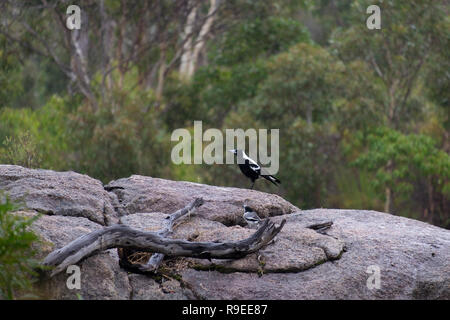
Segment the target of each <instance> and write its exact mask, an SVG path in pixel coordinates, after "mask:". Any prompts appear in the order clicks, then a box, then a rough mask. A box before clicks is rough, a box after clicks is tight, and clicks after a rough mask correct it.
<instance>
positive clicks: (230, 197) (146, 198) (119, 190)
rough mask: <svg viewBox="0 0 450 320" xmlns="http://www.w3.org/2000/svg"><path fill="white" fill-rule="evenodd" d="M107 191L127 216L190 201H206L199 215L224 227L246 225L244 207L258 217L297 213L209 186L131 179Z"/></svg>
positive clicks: (269, 199)
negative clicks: (111, 193) (199, 199)
mask: <svg viewBox="0 0 450 320" xmlns="http://www.w3.org/2000/svg"><path fill="white" fill-rule="evenodd" d="M106 188H107V189H111V190H112V192H114V193H116V194H117V196H118V198H119V201H120V202H121V204H122V206H123V208H124V210H125V211H126V212H127V214H133V213H137V212H163V213H172V212H174V211H176V210H178V209H181V208H183V207H184V206H186V204H188V203H189V202H190V201H192V199H194V198H197V197H201V198H203V199H204V200H205V203H204V204H203V206H201V207H200V208H199V209H198V215H200V216H202V217H204V218H206V219H209V220H214V221H218V222H221V223H223V224H225V225H228V226H229V225H236V224H241V225H243V224H245V221H244V219H243V218H242V214H243V213H244V209H243V205H244V203H245V204H247V205H249V206H251V207H252V208H254V209H255V210H257V211H258V213H259V215H260V216H261V217H268V216H274V215H282V214H289V213H292V212H295V211H299V209H298V208H297V207H295V206H293V205H292V204H290V203H289V202H287V201H286V200H284V199H283V198H281V197H280V196H277V195H274V194H267V193H264V192H259V191H255V190H249V189H239V188H226V187H216V186H209V185H205V184H199V183H193V182H183V181H182V182H177V181H170V180H164V179H158V178H151V177H144V176H139V175H133V176H131V177H129V178H123V179H119V180H115V181H112V182H110V183H109V184H108V185H107V186H106Z"/></svg>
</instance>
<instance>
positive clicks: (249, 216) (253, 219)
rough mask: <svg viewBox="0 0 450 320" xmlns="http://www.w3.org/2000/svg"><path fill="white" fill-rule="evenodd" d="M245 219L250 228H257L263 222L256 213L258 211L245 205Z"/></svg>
mask: <svg viewBox="0 0 450 320" xmlns="http://www.w3.org/2000/svg"><path fill="white" fill-rule="evenodd" d="M243 217H244V219H245V221H246V222H247V223H248V224H249V225H250V226H255V225H257V224H258V223H260V222H261V221H262V220H261V218H260V217H259V216H258V214H257V213H256V211H255V210H253V209H252V208H250V207H249V206H247V205H244V215H243Z"/></svg>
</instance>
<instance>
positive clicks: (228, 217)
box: [0, 165, 450, 299]
mask: <svg viewBox="0 0 450 320" xmlns="http://www.w3.org/2000/svg"><path fill="white" fill-rule="evenodd" d="M0 189H6V190H7V191H8V192H9V193H10V194H11V195H12V196H13V198H19V197H24V198H25V200H26V202H27V205H28V206H29V208H30V210H28V211H25V212H19V213H16V214H24V215H30V216H33V215H36V211H40V212H44V213H47V214H44V215H42V216H41V217H40V219H38V220H37V221H35V222H34V224H33V229H34V230H35V231H36V233H37V234H38V235H39V236H40V238H41V241H40V242H39V243H38V244H36V249H37V251H38V253H37V257H38V258H39V259H43V258H44V257H45V256H46V255H47V254H48V253H50V252H51V251H53V250H55V249H57V248H60V247H62V246H64V245H66V244H68V243H69V242H70V241H72V240H74V239H76V238H77V237H79V236H81V235H84V234H86V233H89V232H92V231H94V230H98V229H99V228H103V226H102V224H103V225H104V224H105V223H111V222H113V221H115V219H116V220H117V218H118V217H120V219H121V223H124V224H127V225H129V226H131V227H133V228H137V229H140V230H145V231H158V230H160V229H161V228H163V227H164V226H165V224H166V222H167V220H166V219H165V218H166V217H167V214H168V213H172V212H174V211H176V210H178V209H181V208H183V207H184V206H186V205H187V204H188V203H189V202H190V201H192V200H193V199H194V198H196V197H202V198H203V199H204V200H205V204H204V205H203V206H201V207H200V208H199V209H198V211H197V212H196V213H193V214H191V215H190V216H185V217H183V218H182V219H180V220H179V221H178V223H177V226H176V228H175V230H174V232H173V234H171V237H173V238H178V239H188V240H190V241H234V240H240V239H244V238H246V237H248V236H250V235H251V234H252V233H253V232H255V230H254V229H249V228H247V227H245V223H244V220H243V218H242V213H243V209H242V205H243V204H244V203H246V204H248V205H250V206H252V207H254V208H255V209H256V210H257V211H258V212H259V214H260V216H261V217H262V218H267V217H269V216H270V219H271V220H273V221H275V222H276V223H280V222H281V220H282V219H286V220H287V223H286V225H285V226H284V228H283V230H282V231H281V233H280V234H278V235H277V237H276V240H275V242H274V243H271V244H269V245H268V246H267V247H265V248H263V249H262V250H260V251H259V252H258V253H255V254H251V255H248V256H247V257H244V258H242V259H236V260H217V259H213V260H212V261H208V260H202V259H192V258H170V257H168V258H167V259H165V260H164V262H163V266H162V267H164V268H165V270H170V271H171V272H172V273H171V274H172V275H176V276H173V277H172V278H173V279H172V278H171V277H170V276H169V277H164V276H163V277H148V276H144V275H137V274H129V273H128V272H126V271H124V270H123V269H121V268H120V267H119V263H118V256H117V253H116V250H115V249H111V250H107V251H105V252H102V253H100V254H96V255H94V256H91V257H88V258H86V259H84V260H83V261H81V262H79V263H78V266H80V268H81V272H82V273H81V278H82V282H81V290H69V289H67V287H66V281H67V278H68V276H69V275H68V274H65V273H61V274H58V275H57V276H55V277H54V278H52V279H50V280H44V281H41V282H40V283H38V284H37V288H38V291H39V293H40V295H41V297H44V298H49V299H77V298H83V299H193V298H195V299H450V231H449V230H445V229H442V228H438V227H435V226H432V225H430V224H427V223H423V222H420V221H416V220H412V219H407V218H403V217H398V216H394V215H390V214H386V213H381V212H375V211H363V210H335V209H316V210H308V211H300V210H298V209H297V208H296V207H295V206H293V205H291V204H289V203H288V202H287V201H285V200H283V199H282V198H280V197H278V196H276V195H268V194H266V193H262V192H258V191H252V190H246V189H237V188H222V187H214V186H207V185H201V184H196V183H189V182H175V181H167V180H162V179H155V178H150V177H143V176H132V177H130V178H125V179H119V180H117V181H113V182H111V183H110V184H109V185H108V186H106V190H110V192H107V191H105V190H104V189H103V186H102V185H101V183H100V182H99V181H97V180H95V179H91V178H89V177H87V176H84V175H79V174H76V173H73V172H62V173H58V172H53V171H49V170H29V169H24V168H21V167H17V166H2V165H0ZM52 192H54V193H52ZM49 194H50V195H51V194H53V195H57V196H54V197H52V196H50V197H49V196H48V195H49ZM105 208H107V209H105ZM33 209H34V210H33ZM50 213H53V214H54V215H48V214H50ZM108 221H109V222H108ZM326 221H333V225H332V226H331V228H330V229H328V230H326V231H325V232H324V234H321V233H318V232H316V231H314V230H311V229H309V228H307V227H308V226H310V225H312V224H317V223H323V222H326ZM373 268H375V269H377V268H379V270H380V287H379V288H369V286H368V285H367V284H368V280H370V277H373V274H371V273H369V272H368V271H370V270H371V269H372V270H373ZM155 279H157V280H158V281H156V280H155ZM369 282H370V281H369Z"/></svg>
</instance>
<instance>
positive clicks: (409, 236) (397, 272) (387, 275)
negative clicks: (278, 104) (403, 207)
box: [182, 209, 450, 299]
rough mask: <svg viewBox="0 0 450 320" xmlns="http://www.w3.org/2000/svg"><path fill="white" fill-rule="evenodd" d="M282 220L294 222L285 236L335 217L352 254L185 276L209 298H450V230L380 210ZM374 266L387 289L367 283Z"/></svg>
mask: <svg viewBox="0 0 450 320" xmlns="http://www.w3.org/2000/svg"><path fill="white" fill-rule="evenodd" d="M281 218H286V219H287V223H286V230H284V229H283V230H282V232H281V234H280V235H279V237H280V238H281V236H282V234H289V231H288V226H289V225H293V224H298V226H308V225H310V224H314V223H319V222H323V221H326V220H332V221H333V222H334V224H333V226H332V227H331V228H330V229H329V230H328V232H327V235H328V236H329V237H331V238H336V239H339V240H340V241H342V242H343V243H345V248H346V251H345V252H344V253H342V255H341V257H340V258H339V259H336V260H332V261H328V262H325V263H323V264H320V265H317V266H315V267H313V268H309V269H307V270H303V271H301V272H290V273H267V274H263V275H262V276H261V277H258V276H257V275H256V274H254V273H243V272H235V273H229V274H224V273H221V272H218V271H208V272H206V271H197V270H193V269H187V270H185V271H184V272H183V273H182V276H183V280H184V281H185V282H186V283H187V284H189V285H190V286H191V289H192V290H193V291H194V292H195V293H196V295H197V296H198V297H202V298H208V299H450V286H449V281H450V231H448V230H445V229H441V228H438V227H435V226H432V225H429V224H426V223H423V222H420V221H416V220H411V219H407V218H402V217H398V216H394V215H390V214H386V213H380V212H375V211H360V210H330V209H317V210H308V211H302V212H301V213H297V214H292V215H287V216H284V217H275V218H273V220H275V221H276V220H280V219H281ZM300 230H301V228H300ZM333 251H334V252H337V251H338V250H336V251H335V250H333ZM370 266H377V267H378V268H379V270H380V288H379V289H377V288H372V289H369V287H368V286H367V282H368V279H369V277H370V276H372V275H373V274H372V273H368V272H367V271H368V268H369V267H370Z"/></svg>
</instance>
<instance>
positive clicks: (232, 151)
mask: <svg viewBox="0 0 450 320" xmlns="http://www.w3.org/2000/svg"><path fill="white" fill-rule="evenodd" d="M235 151H236V150H228V152H231V153H234V152H235Z"/></svg>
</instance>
